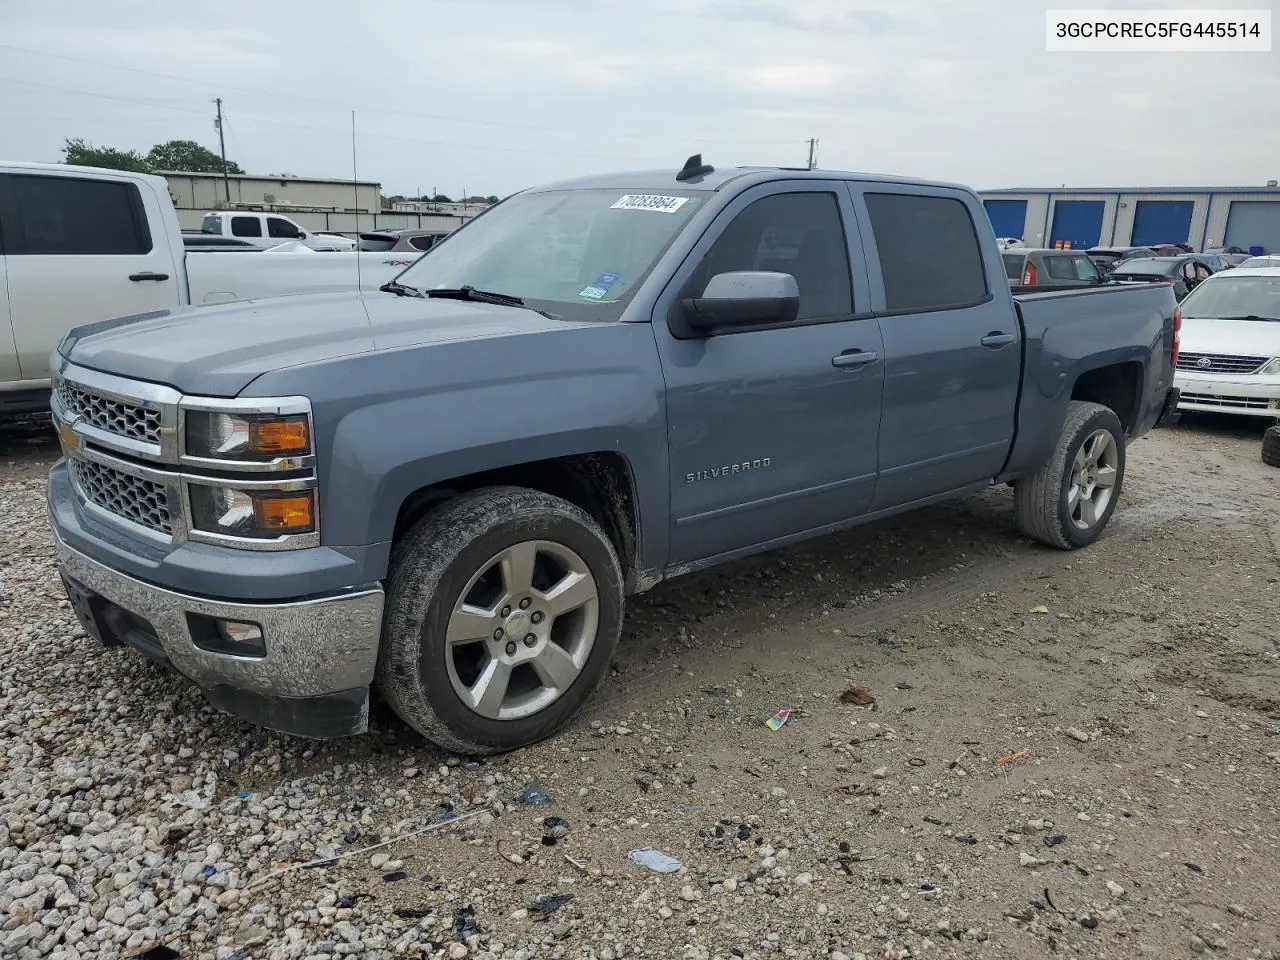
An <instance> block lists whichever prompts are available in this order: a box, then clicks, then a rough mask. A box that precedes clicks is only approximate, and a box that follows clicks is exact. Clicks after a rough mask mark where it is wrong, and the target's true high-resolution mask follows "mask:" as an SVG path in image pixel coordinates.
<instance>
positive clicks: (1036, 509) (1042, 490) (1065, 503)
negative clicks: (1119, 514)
mask: <svg viewBox="0 0 1280 960" xmlns="http://www.w3.org/2000/svg"><path fill="white" fill-rule="evenodd" d="M1124 464H1125V436H1124V427H1122V426H1121V424H1120V418H1119V417H1117V416H1116V414H1115V411H1113V410H1112V409H1111V408H1110V407H1104V406H1102V404H1099V403H1087V402H1085V401H1083V400H1072V401H1071V402H1070V403H1068V404H1067V415H1066V418H1065V419H1064V421H1063V424H1062V435H1061V436H1060V437H1059V438H1058V443H1057V445H1056V446H1055V447H1054V449H1053V453H1052V454H1051V455H1050V457H1049V462H1048V463H1046V464H1045V465H1044V466H1043V467H1041V468H1040V470H1039V471H1038V472H1037V473H1035V474H1034V475H1032V476H1030V477H1027V478H1026V479H1023V480H1019V481H1017V483H1015V484H1014V504H1015V507H1016V509H1017V516H1018V526H1019V527H1020V528H1021V529H1022V532H1023V533H1025V534H1026V535H1027V536H1029V537H1031V538H1032V539H1033V540H1039V541H1040V542H1041V543H1044V544H1047V545H1049V546H1051V547H1058V548H1059V549H1062V550H1075V549H1077V548H1079V547H1086V546H1088V545H1089V544H1091V543H1093V542H1094V541H1095V540H1097V539H1098V537H1099V536H1101V535H1102V531H1103V530H1104V529H1106V526H1107V522H1108V521H1109V520H1110V519H1111V514H1112V513H1114V512H1115V509H1116V503H1117V502H1118V501H1119V499H1120V488H1121V486H1122V485H1123V483H1124Z"/></svg>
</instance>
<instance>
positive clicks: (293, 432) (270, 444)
mask: <svg viewBox="0 0 1280 960" xmlns="http://www.w3.org/2000/svg"><path fill="white" fill-rule="evenodd" d="M310 449H311V438H310V437H308V436H307V418H306V417H281V418H278V419H274V420H251V421H250V422H249V450H250V451H251V452H252V453H275V454H297V453H307V452H308V451H309V450H310Z"/></svg>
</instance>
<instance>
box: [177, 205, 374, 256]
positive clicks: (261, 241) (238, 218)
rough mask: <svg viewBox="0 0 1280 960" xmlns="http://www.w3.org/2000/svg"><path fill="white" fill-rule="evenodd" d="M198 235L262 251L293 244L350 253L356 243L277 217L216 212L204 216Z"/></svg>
mask: <svg viewBox="0 0 1280 960" xmlns="http://www.w3.org/2000/svg"><path fill="white" fill-rule="evenodd" d="M200 232H201V233H206V234H209V235H211V236H215V237H235V238H237V239H239V240H245V241H247V242H248V243H251V244H253V245H254V246H255V247H262V248H263V249H264V250H265V249H268V248H270V247H277V246H279V245H280V244H282V243H288V242H290V241H296V242H298V243H301V244H302V245H303V246H304V247H309V248H310V249H312V250H354V249H355V248H356V242H355V241H354V240H352V239H351V238H350V237H344V236H342V235H341V234H338V233H314V232H312V231H310V230H308V229H307V228H306V227H303V226H301V225H300V224H298V223H297V222H296V221H295V220H291V219H290V218H289V217H286V216H285V215H284V214H281V213H257V212H255V211H252V210H217V211H213V212H211V213H206V214H205V215H204V220H202V221H201V223H200Z"/></svg>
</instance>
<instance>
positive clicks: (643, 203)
mask: <svg viewBox="0 0 1280 960" xmlns="http://www.w3.org/2000/svg"><path fill="white" fill-rule="evenodd" d="M688 202H689V198H688V197H660V196H658V195H657V194H653V193H629V194H627V195H626V196H625V197H619V198H618V199H617V200H616V201H615V202H614V203H613V204H612V206H611V208H612V209H614V210H652V211H654V212H655V213H675V212H676V211H677V210H679V209H680V208H681V207H683V206H684V205H685V204H686V203H688Z"/></svg>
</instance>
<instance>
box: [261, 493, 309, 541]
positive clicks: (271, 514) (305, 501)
mask: <svg viewBox="0 0 1280 960" xmlns="http://www.w3.org/2000/svg"><path fill="white" fill-rule="evenodd" d="M253 516H254V519H255V520H257V522H258V526H259V527H260V528H261V529H263V530H272V531H275V532H276V533H307V532H310V531H311V530H313V529H315V515H314V513H313V511H312V496H311V493H310V492H307V493H284V494H272V495H271V496H266V497H261V496H260V497H254V499H253Z"/></svg>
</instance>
